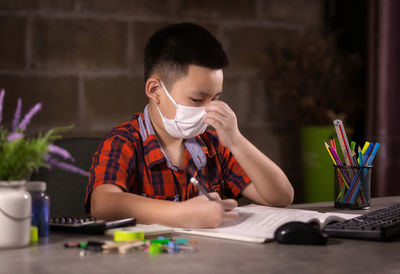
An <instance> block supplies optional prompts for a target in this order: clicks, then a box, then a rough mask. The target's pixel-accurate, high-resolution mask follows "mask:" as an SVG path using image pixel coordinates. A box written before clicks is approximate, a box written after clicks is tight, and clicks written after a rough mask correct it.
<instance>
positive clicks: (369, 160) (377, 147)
mask: <svg viewBox="0 0 400 274" xmlns="http://www.w3.org/2000/svg"><path fill="white" fill-rule="evenodd" d="M379 147H380V144H379V143H375V146H374V150H373V151H372V153H371V156H370V157H369V159H368V163H367V166H370V165H371V164H372V161H373V160H374V158H375V155H376V153H377V152H378V149H379Z"/></svg>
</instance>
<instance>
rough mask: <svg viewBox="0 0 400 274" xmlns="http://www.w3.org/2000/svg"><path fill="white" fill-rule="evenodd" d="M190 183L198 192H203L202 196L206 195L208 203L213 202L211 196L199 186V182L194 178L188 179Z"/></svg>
mask: <svg viewBox="0 0 400 274" xmlns="http://www.w3.org/2000/svg"><path fill="white" fill-rule="evenodd" d="M190 182H191V183H192V184H193V185H194V186H195V187H196V188H197V189H198V190H199V191H201V192H203V194H204V195H206V196H207V198H208V199H209V200H210V201H214V200H215V199H214V198H213V197H211V195H210V194H209V193H208V192H207V191H206V190H205V189H204V187H203V186H202V185H201V184H199V181H197V179H196V178H194V177H192V178H190Z"/></svg>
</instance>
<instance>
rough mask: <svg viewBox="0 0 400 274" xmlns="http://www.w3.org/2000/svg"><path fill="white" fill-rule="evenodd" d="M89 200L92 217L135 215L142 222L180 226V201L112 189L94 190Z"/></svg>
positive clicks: (106, 217)
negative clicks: (96, 191) (151, 197)
mask: <svg viewBox="0 0 400 274" xmlns="http://www.w3.org/2000/svg"><path fill="white" fill-rule="evenodd" d="M91 201H92V206H91V213H92V215H93V216H94V217H98V218H103V219H107V220H111V219H123V218H130V217H135V218H136V220H137V222H138V223H142V224H152V223H158V224H163V225H168V226H175V227H178V226H182V224H181V222H182V218H183V215H184V211H182V210H181V209H180V203H174V202H170V201H165V200H156V199H149V198H145V197H142V196H140V195H136V194H132V193H126V192H113V191H111V192H109V191H106V192H105V191H101V192H98V193H95V192H94V193H93V194H92V200H91Z"/></svg>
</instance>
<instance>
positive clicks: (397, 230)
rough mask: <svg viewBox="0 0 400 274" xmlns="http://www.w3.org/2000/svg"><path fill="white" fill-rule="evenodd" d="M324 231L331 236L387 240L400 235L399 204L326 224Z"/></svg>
mask: <svg viewBox="0 0 400 274" xmlns="http://www.w3.org/2000/svg"><path fill="white" fill-rule="evenodd" d="M324 232H325V233H326V234H328V236H331V237H338V238H350V239H362V240H375V241H387V240H390V239H392V238H393V237H395V236H399V235H400V204H399V205H394V206H390V207H386V208H383V209H380V210H376V211H373V212H369V213H367V214H365V215H362V216H359V217H356V218H352V219H349V220H344V221H341V222H337V223H332V224H328V225H327V226H326V227H325V228H324Z"/></svg>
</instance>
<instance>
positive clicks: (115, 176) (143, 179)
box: [85, 107, 250, 213]
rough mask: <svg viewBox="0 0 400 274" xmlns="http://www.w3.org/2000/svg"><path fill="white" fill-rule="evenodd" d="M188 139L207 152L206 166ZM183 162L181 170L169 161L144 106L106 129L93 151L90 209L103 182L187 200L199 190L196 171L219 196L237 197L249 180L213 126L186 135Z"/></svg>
mask: <svg viewBox="0 0 400 274" xmlns="http://www.w3.org/2000/svg"><path fill="white" fill-rule="evenodd" d="M146 118H147V119H146ZM188 142H194V143H195V144H196V146H197V147H198V149H200V148H201V149H200V156H201V155H206V156H204V165H203V166H204V167H200V168H197V166H199V164H198V159H196V158H200V156H199V155H198V153H197V154H196V153H193V150H192V151H191V150H190V149H188V148H189V146H188V145H187V144H186V143H188ZM203 152H204V153H203ZM193 154H195V155H194V156H195V157H193ZM196 161H197V163H196ZM184 167H185V169H184V170H180V169H178V168H177V167H175V166H173V165H172V164H171V162H170V161H169V159H168V157H167V155H166V154H165V153H164V150H163V149H162V147H161V146H160V143H159V142H158V140H157V137H156V135H155V134H154V130H153V127H152V125H151V122H150V119H149V117H148V113H147V107H146V109H145V111H144V113H136V114H134V116H133V118H132V120H130V121H128V122H126V123H123V124H122V125H119V126H117V127H115V128H114V129H113V130H112V131H111V132H110V133H109V134H107V135H106V136H105V137H104V139H103V141H102V143H101V144H100V145H99V148H98V150H97V152H96V153H95V154H94V155H93V157H92V166H91V169H90V171H89V183H88V186H87V192H86V200H85V209H86V212H87V213H90V195H91V193H92V191H93V189H94V188H96V187H97V186H99V185H102V184H114V185H118V186H119V187H120V188H121V189H122V190H123V191H125V192H130V193H135V194H139V195H142V196H145V197H149V198H154V199H164V200H170V201H184V200H187V199H190V198H192V197H195V196H197V195H198V194H199V193H198V190H197V189H196V188H195V187H194V186H193V185H192V184H191V183H190V182H189V180H190V178H191V177H192V176H195V177H196V178H197V180H198V181H199V182H200V183H201V184H202V185H203V186H204V187H205V189H206V190H207V191H209V192H210V191H216V192H218V193H219V194H220V196H221V197H222V196H223V195H225V196H227V197H237V196H238V195H239V194H240V192H241V190H242V189H243V188H245V186H247V184H248V183H250V178H249V177H248V176H247V175H246V173H245V172H244V170H243V169H242V168H241V167H240V165H239V164H238V162H237V161H236V160H235V158H234V157H233V155H232V154H231V152H230V151H229V149H227V148H226V147H224V146H223V145H222V144H221V143H220V142H219V140H218V136H217V135H216V133H215V131H210V130H206V131H205V132H204V133H202V134H201V135H199V136H196V137H194V138H192V139H188V140H185V152H184ZM196 171H197V172H196Z"/></svg>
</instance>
